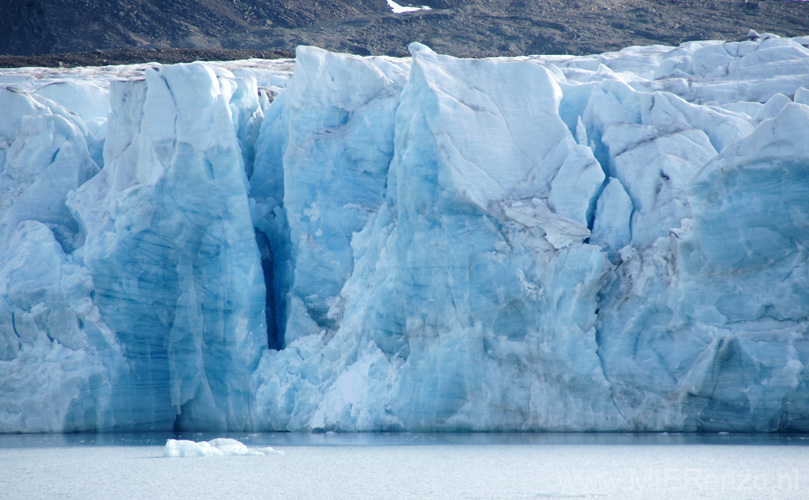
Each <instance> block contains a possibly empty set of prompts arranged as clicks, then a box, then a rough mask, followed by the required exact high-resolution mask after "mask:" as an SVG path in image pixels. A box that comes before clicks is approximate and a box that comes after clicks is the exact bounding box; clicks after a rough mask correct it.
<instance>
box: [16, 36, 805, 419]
mask: <svg viewBox="0 0 809 500" xmlns="http://www.w3.org/2000/svg"><path fill="white" fill-rule="evenodd" d="M808 46H809V37H804V38H794V39H785V38H778V37H776V36H770V35H757V34H755V33H752V32H751V35H750V36H748V37H747V38H746V39H745V40H743V41H739V42H717V41H706V42H689V43H685V44H683V45H681V46H679V47H668V46H651V47H630V48H627V49H624V50H622V51H620V52H614V53H605V54H599V55H593V56H581V57H568V56H536V57H523V58H493V59H459V58H453V57H449V56H444V55H439V54H436V53H435V52H433V51H432V50H430V49H429V48H428V47H425V46H423V45H420V44H415V43H414V44H412V45H411V46H410V53H411V54H412V57H410V58H403V59H396V58H389V57H357V56H351V55H344V54H334V53H329V52H326V51H323V50H321V49H317V48H313V47H300V48H299V49H298V51H297V57H296V59H295V61H260V60H250V61H237V62H230V63H192V64H181V65H166V66H160V65H142V66H121V67H107V68H95V69H91V68H78V69H72V70H69V69H65V70H45V69H42V68H28V69H17V70H0V109H1V110H2V111H3V112H2V116H0V432H67V431H130V430H136V431H138V430H210V431H228V430H230V431H268V430H285V431H315V430H323V431H327V430H334V431H398V430H406V431H738V432H774V431H802V432H807V431H809V48H807V47H808Z"/></svg>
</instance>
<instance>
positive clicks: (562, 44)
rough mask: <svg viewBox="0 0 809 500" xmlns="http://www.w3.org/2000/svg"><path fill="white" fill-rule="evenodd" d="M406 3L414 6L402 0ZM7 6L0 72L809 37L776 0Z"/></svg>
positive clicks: (804, 10)
mask: <svg viewBox="0 0 809 500" xmlns="http://www.w3.org/2000/svg"><path fill="white" fill-rule="evenodd" d="M402 3H405V2H402ZM415 3H416V5H428V6H430V7H432V9H431V10H429V11H418V12H414V13H408V14H398V15H395V14H393V13H392V12H391V10H390V8H389V7H388V5H387V3H386V1H385V0H316V1H314V0H313V1H308V2H304V1H284V2H279V1H275V2H266V1H260V0H175V1H171V2H163V1H159V2H158V1H156V0H36V1H35V0H5V1H4V2H2V4H0V35H2V36H0V54H5V56H0V66H28V65H59V64H62V65H93V64H113V63H122V62H145V61H158V62H168V63H171V62H180V61H184V60H193V59H203V60H204V59H208V60H211V59H237V58H244V57H285V56H288V55H291V54H293V52H294V49H295V47H296V46H298V45H315V46H319V47H322V48H325V49H329V50H334V51H341V52H348V53H354V54H360V55H369V54H388V55H394V56H402V55H406V48H407V45H408V43H410V42H412V41H418V42H422V43H424V44H427V45H429V46H431V47H433V48H434V49H435V50H437V51H439V52H443V53H447V54H451V55H458V56H472V57H484V56H495V55H503V56H516V55H526V54H539V53H541V54H588V53H598V52H604V51H608V50H616V49H620V48H622V47H625V46H628V45H650V44H658V43H662V44H679V43H681V42H683V41H686V40H696V39H723V40H734V39H739V38H741V37H743V36H744V35H745V34H746V33H747V30H748V29H749V28H753V29H756V30H758V31H760V32H770V33H775V34H778V35H782V36H796V35H806V34H807V33H809V2H787V1H777V0H763V1H757V0H749V1H745V0H707V1H702V0H589V1H585V0H569V1H568V0H533V1H529V0H485V1H484V0H424V1H421V2H415Z"/></svg>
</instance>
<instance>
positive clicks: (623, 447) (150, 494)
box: [0, 434, 809, 500]
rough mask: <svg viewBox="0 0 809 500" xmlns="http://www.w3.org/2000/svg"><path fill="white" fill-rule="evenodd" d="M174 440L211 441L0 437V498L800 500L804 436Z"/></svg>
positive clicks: (807, 442) (805, 484)
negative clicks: (199, 449)
mask: <svg viewBox="0 0 809 500" xmlns="http://www.w3.org/2000/svg"><path fill="white" fill-rule="evenodd" d="M170 437H172V438H182V439H193V440H195V441H200V440H210V439H212V438H214V437H220V435H210V434H185V435H174V434H116V435H87V434H72V435H27V436H17V435H13V436H7V435H6V436H2V435H0V498H2V499H37V498H47V499H53V498H76V499H89V498H111V499H113V498H114V499H118V498H124V499H129V498H132V499H135V498H137V499H144V498H155V499H159V498H167V499H168V498H171V499H184V498H194V499H197V498H228V499H243V498H244V499H247V498H273V499H274V498H279V499H280V498H284V499H321V498H324V499H332V498H333V499H352V500H354V499H360V500H362V499H400V498H401V499H405V498H408V499H410V498H412V499H425V498H436V499H456V498H457V499H557V498H559V499H579V498H584V499H589V498H594V499H620V500H630V499H644V500H645V499H649V498H654V499H676V500H682V499H691V498H704V499H733V500H739V499H764V498H766V499H806V498H809V437H807V436H762V435H756V436H749V435H689V434H642V435H632V434H596V435H594V434H442V435H432V434H312V435H308V434H307V435H301V434H251V435H246V434H230V435H228V437H233V438H236V439H239V440H240V441H242V442H244V443H245V444H247V445H248V446H250V447H263V446H273V447H274V448H276V449H277V450H280V451H283V452H284V455H270V456H248V457H216V458H163V457H162V453H163V446H164V444H165V442H166V439H167V438H170Z"/></svg>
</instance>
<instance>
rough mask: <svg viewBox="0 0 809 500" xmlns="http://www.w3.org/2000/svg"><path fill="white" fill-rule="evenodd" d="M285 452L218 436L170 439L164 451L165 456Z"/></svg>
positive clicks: (246, 454)
mask: <svg viewBox="0 0 809 500" xmlns="http://www.w3.org/2000/svg"><path fill="white" fill-rule="evenodd" d="M283 454H284V452H282V451H277V450H274V449H273V448H271V447H269V446H268V447H266V448H248V447H247V445H245V444H244V443H242V442H241V441H237V440H235V439H230V438H216V439H212V440H210V441H198V442H197V441H188V440H185V439H169V440H168V441H166V448H165V450H164V451H163V456H164V457H170V458H185V457H224V456H248V455H283Z"/></svg>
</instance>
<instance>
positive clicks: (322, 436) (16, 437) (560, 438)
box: [0, 432, 809, 448]
mask: <svg viewBox="0 0 809 500" xmlns="http://www.w3.org/2000/svg"><path fill="white" fill-rule="evenodd" d="M217 437H230V438H233V439H238V440H239V441H242V442H243V443H245V444H247V445H248V446H251V447H253V446H273V447H276V446H420V445H445V446H446V445H459V446H464V445H476V446H481V445H483V446H485V445H566V444H569V445H688V444H694V445H759V446H781V445H793V446H794V445H797V446H806V445H809V435H808V434H741V433H719V434H697V433H665V432H663V433H485V432H481V433H410V432H400V433H378V432H361V433H335V432H326V433H295V432H264V433H244V432H241V433H240V432H231V433H216V432H214V433H210V432H147V433H107V434H85V433H77V434H0V448H40V447H42V448H47V447H63V446H163V445H164V444H165V443H166V440H168V439H189V440H192V441H209V440H211V439H214V438H217Z"/></svg>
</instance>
